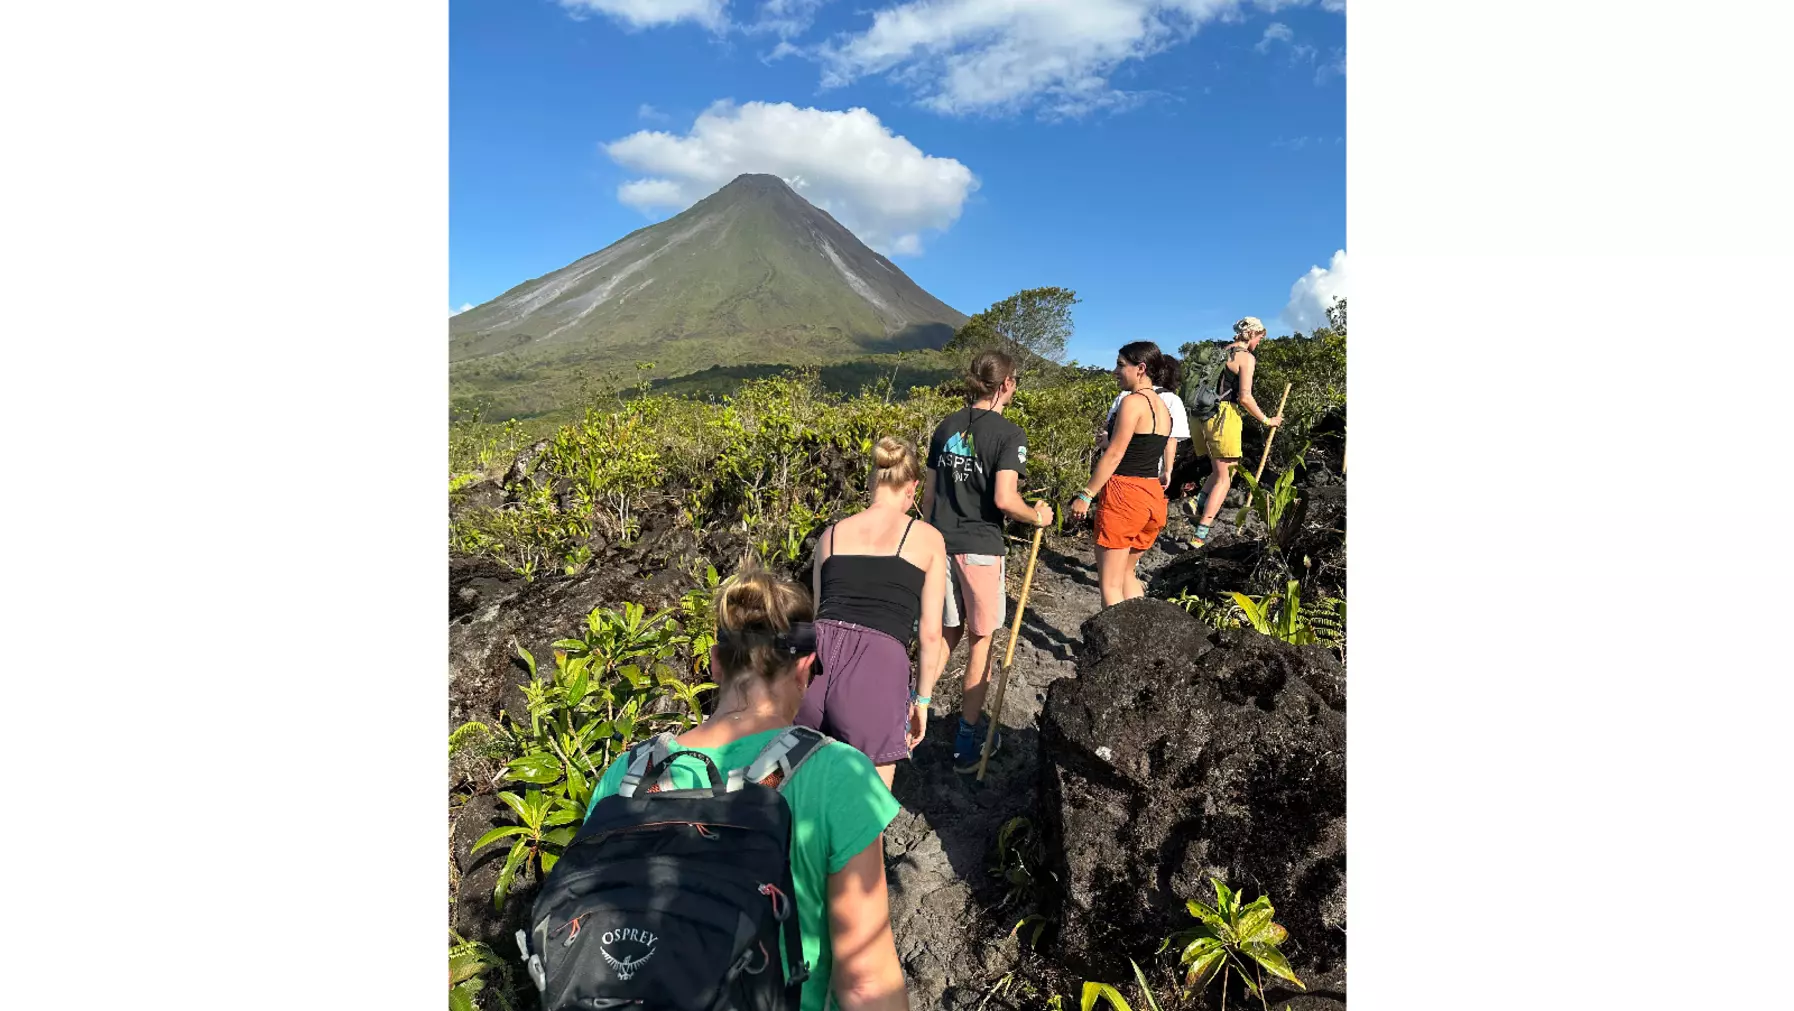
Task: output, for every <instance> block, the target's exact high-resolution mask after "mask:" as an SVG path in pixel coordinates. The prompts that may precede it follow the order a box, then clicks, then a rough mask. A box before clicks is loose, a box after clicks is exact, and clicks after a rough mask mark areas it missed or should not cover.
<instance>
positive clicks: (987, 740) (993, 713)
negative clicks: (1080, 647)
mask: <svg viewBox="0 0 1794 1011" xmlns="http://www.w3.org/2000/svg"><path fill="white" fill-rule="evenodd" d="M1045 533H1046V527H1035V528H1034V546H1033V547H1031V548H1029V549H1028V571H1027V572H1025V573H1023V574H1022V596H1021V599H1020V600H1018V601H1016V604H1015V623H1014V624H1012V625H1010V626H1009V648H1008V649H1006V650H1004V651H1003V667H1002V669H1001V670H999V671H997V697H996V698H995V699H994V700H992V702H991V705H990V717H989V719H990V725H989V726H987V727H985V728H984V748H983V750H982V751H981V752H980V754H979V755H978V782H980V783H982V782H984V768H985V766H987V765H989V764H990V746H991V742H992V741H995V740H996V739H997V722H998V721H999V719H1000V718H1001V717H1002V715H1003V689H1005V688H1007V687H1009V664H1010V663H1011V662H1013V661H1014V660H1015V640H1016V639H1017V638H1019V637H1020V636H1021V634H1022V612H1024V611H1026V610H1027V609H1028V590H1029V588H1030V587H1032V586H1033V585H1034V560H1035V559H1036V558H1039V557H1040V538H1041V535H1042V534H1045Z"/></svg>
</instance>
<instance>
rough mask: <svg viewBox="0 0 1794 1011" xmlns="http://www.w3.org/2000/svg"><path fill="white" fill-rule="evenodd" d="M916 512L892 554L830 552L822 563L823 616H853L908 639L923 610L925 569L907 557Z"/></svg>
mask: <svg viewBox="0 0 1794 1011" xmlns="http://www.w3.org/2000/svg"><path fill="white" fill-rule="evenodd" d="M915 525H916V521H915V518H914V517H911V518H910V521H909V524H908V525H907V526H905V527H904V528H903V538H902V540H899V541H898V542H897V550H896V551H893V552H891V553H890V554H888V555H837V554H830V555H829V556H828V558H827V559H826V560H824V561H823V563H822V604H821V606H820V607H818V608H817V609H816V620H818V621H825V620H826V621H848V622H852V623H853V624H855V625H864V626H865V627H867V628H871V629H876V630H878V631H880V632H883V633H885V634H886V635H888V636H890V637H891V638H893V639H896V640H897V641H898V642H901V643H908V642H909V639H910V632H911V630H912V629H913V628H914V626H915V623H916V618H917V617H918V616H920V615H921V613H922V579H923V576H924V573H923V572H922V570H921V569H919V568H917V567H916V566H915V565H913V564H911V563H910V562H907V561H905V560H904V559H903V558H902V554H903V542H904V541H907V540H909V531H910V527H913V526H915ZM828 536H829V550H830V551H831V552H832V551H833V550H834V546H835V528H834V527H830V528H829V534H828Z"/></svg>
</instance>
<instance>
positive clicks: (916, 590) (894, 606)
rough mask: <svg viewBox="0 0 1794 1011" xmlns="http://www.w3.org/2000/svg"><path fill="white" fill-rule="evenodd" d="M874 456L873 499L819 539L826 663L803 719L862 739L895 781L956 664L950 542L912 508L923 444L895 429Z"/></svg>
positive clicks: (819, 613) (821, 659) (817, 575)
mask: <svg viewBox="0 0 1794 1011" xmlns="http://www.w3.org/2000/svg"><path fill="white" fill-rule="evenodd" d="M872 460H873V469H872V481H871V494H872V504H871V505H870V506H868V507H867V508H866V510H865V511H863V512H860V513H856V514H855V515H853V516H850V517H848V518H847V519H844V520H842V521H840V522H839V523H836V524H834V525H833V526H830V527H829V528H828V529H827V530H824V531H823V532H822V536H821V538H819V539H818V541H817V546H816V560H815V564H814V567H813V568H812V570H811V577H810V578H811V580H812V583H811V585H812V587H813V588H814V592H815V594H816V600H817V601H818V604H817V609H816V658H817V661H818V663H819V664H820V666H821V668H822V669H821V673H819V674H817V675H816V676H815V677H814V678H812V679H811V681H810V687H809V690H808V691H806V692H805V693H804V702H803V706H802V707H800V708H799V709H798V712H797V722H798V723H800V724H803V725H804V726H806V727H814V728H816V729H817V730H820V731H822V732H823V733H825V734H827V735H829V736H830V737H833V738H835V739H837V740H841V741H845V742H847V743H848V744H851V745H853V746H854V747H856V748H858V749H859V750H860V751H861V752H863V753H864V754H865V755H866V757H867V758H870V759H872V763H873V765H875V766H876V767H877V769H878V776H879V778H880V779H882V780H884V783H885V786H886V787H887V788H888V787H890V785H891V782H892V780H893V779H894V778H895V776H896V770H897V761H898V760H899V759H903V758H908V757H909V754H910V750H911V749H912V748H914V747H915V746H916V744H917V743H919V742H920V741H921V740H922V737H923V736H924V735H925V734H926V732H927V729H928V706H929V703H930V702H931V701H932V696H933V692H934V685H935V682H936V681H937V680H938V679H939V678H940V676H941V671H942V669H944V668H945V667H946V666H947V649H946V644H945V642H944V640H943V639H942V638H941V617H942V610H943V608H944V607H945V603H946V596H947V547H946V543H945V542H944V541H943V540H942V539H941V533H940V531H938V530H936V529H935V528H934V527H932V526H930V525H929V524H927V523H918V522H917V521H916V519H915V517H913V516H911V515H909V513H910V512H911V511H912V510H913V509H914V508H915V505H916V489H917V487H918V486H919V485H920V484H921V481H922V464H921V461H919V460H917V459H916V450H915V448H914V447H913V446H911V445H910V444H909V443H907V442H905V441H903V440H902V439H895V438H892V437H891V436H888V435H887V436H885V437H884V438H882V439H880V440H879V441H878V445H877V447H875V448H874V449H873V456H872ZM918 622H919V632H920V635H921V642H922V649H921V653H922V655H921V664H920V670H919V672H918V674H917V685H916V689H915V691H913V692H912V691H911V690H910V679H909V649H908V643H909V640H910V630H911V629H912V628H917V627H918Z"/></svg>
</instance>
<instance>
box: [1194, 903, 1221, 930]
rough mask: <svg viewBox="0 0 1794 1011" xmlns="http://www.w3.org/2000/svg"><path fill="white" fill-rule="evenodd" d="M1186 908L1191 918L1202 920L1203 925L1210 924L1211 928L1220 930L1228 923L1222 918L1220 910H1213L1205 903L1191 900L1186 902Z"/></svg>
mask: <svg viewBox="0 0 1794 1011" xmlns="http://www.w3.org/2000/svg"><path fill="white" fill-rule="evenodd" d="M1184 908H1185V909H1188V910H1189V911H1190V915H1191V916H1194V917H1196V918H1197V919H1198V920H1201V921H1202V922H1203V923H1206V924H1208V925H1209V926H1210V927H1214V928H1216V929H1220V928H1221V927H1224V926H1226V925H1227V921H1226V920H1224V919H1222V918H1221V913H1220V911H1219V910H1216V909H1211V908H1210V907H1209V906H1207V905H1205V904H1204V903H1202V902H1199V901H1197V900H1195V899H1190V900H1189V901H1187V902H1185V903H1184Z"/></svg>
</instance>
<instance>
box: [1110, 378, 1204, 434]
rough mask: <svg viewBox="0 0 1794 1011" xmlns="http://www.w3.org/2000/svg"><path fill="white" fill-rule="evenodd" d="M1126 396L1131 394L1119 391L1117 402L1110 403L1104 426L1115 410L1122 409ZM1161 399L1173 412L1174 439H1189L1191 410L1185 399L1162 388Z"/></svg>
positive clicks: (1172, 431)
mask: <svg viewBox="0 0 1794 1011" xmlns="http://www.w3.org/2000/svg"><path fill="white" fill-rule="evenodd" d="M1125 396H1129V394H1126V393H1117V394H1116V395H1115V402H1114V403H1112V404H1110V405H1109V416H1108V417H1107V418H1104V419H1103V425H1104V426H1107V425H1108V424H1109V422H1110V421H1111V420H1112V419H1114V417H1115V412H1116V411H1118V410H1120V409H1121V398H1122V397H1125ZM1159 399H1160V400H1163V401H1164V402H1165V407H1166V409H1167V410H1169V411H1170V412H1171V437H1172V438H1173V439H1188V438H1189V437H1190V412H1189V411H1188V410H1187V409H1186V408H1185V407H1184V402H1183V399H1182V398H1181V397H1179V396H1178V395H1177V394H1175V393H1172V392H1171V391H1170V390H1160V391H1159Z"/></svg>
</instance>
